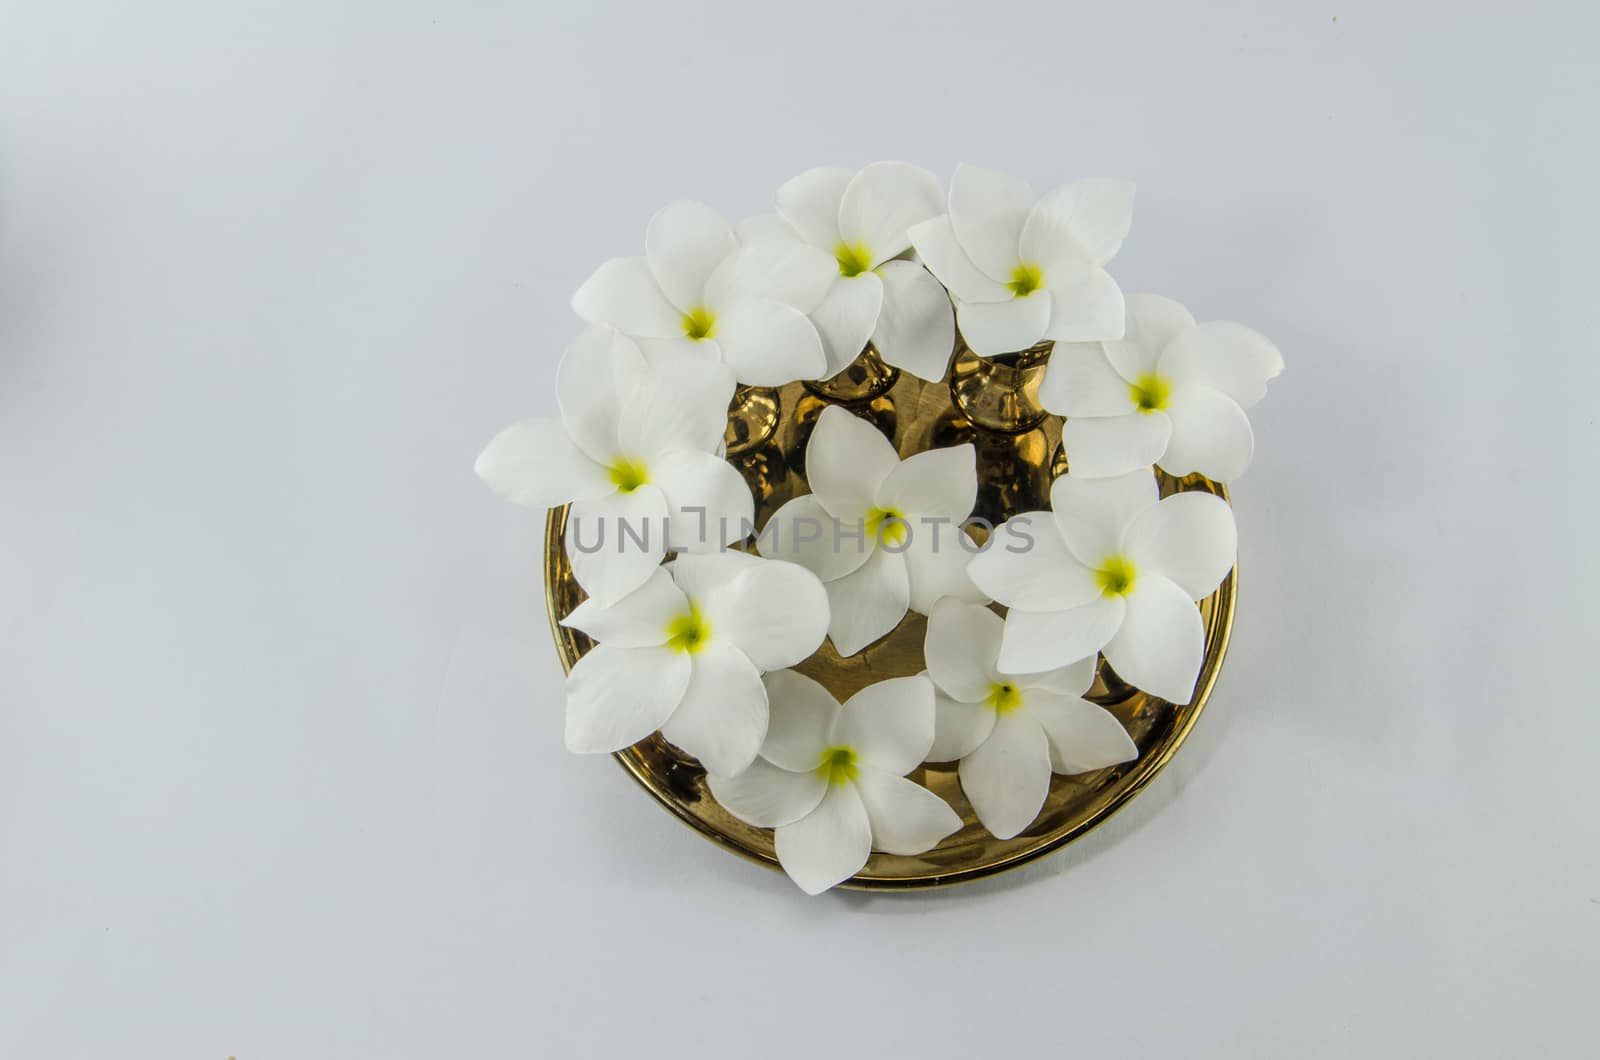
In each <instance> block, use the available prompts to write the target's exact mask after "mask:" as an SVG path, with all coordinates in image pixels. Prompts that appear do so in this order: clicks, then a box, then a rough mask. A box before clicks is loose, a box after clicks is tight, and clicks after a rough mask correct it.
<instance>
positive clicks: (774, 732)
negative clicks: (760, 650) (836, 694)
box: [761, 670, 839, 772]
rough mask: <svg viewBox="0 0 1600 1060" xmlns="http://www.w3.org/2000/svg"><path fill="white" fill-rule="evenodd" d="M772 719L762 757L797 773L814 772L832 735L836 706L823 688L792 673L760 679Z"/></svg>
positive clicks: (836, 703) (802, 676) (804, 677)
mask: <svg viewBox="0 0 1600 1060" xmlns="http://www.w3.org/2000/svg"><path fill="white" fill-rule="evenodd" d="M762 681H763V683H765V684H766V686H767V702H768V703H769V704H770V710H771V714H772V720H771V721H770V722H769V723H768V725H767V739H766V742H764V743H763V744H762V745H761V757H762V758H765V759H766V760H767V761H769V762H771V763H773V764H774V765H777V766H781V767H783V768H784V769H790V770H794V771H796V772H808V771H815V770H816V769H817V767H818V766H819V765H821V764H822V752H823V751H825V750H826V749H827V747H828V742H829V740H830V739H831V738H832V735H833V719H834V718H836V717H837V716H838V714H839V704H838V701H836V700H835V699H834V698H833V695H832V694H831V693H829V691H828V690H827V689H826V688H823V687H822V686H821V685H820V684H818V683H817V682H815V681H813V680H812V679H811V678H809V677H807V676H805V675H804V674H798V673H795V672H794V671H793V670H774V671H773V672H772V673H769V674H767V675H766V676H765V677H763V678H762Z"/></svg>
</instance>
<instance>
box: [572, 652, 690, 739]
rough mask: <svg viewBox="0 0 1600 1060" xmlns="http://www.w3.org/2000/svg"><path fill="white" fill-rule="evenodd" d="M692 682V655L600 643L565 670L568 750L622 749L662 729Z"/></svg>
mask: <svg viewBox="0 0 1600 1060" xmlns="http://www.w3.org/2000/svg"><path fill="white" fill-rule="evenodd" d="M688 686H689V657H688V656H687V655H685V654H684V653H683V652H680V651H674V650H673V649H672V648H668V647H653V648H617V647H613V646H611V645H609V644H600V645H597V646H596V647H595V648H593V649H592V650H590V652H589V653H588V654H587V655H585V656H584V657H583V658H581V659H579V660H578V662H577V665H575V666H573V668H572V672H571V673H570V674H568V675H567V749H568V750H571V751H577V752H578V753H580V754H601V753H606V752H610V751H620V750H622V749H623V748H624V747H628V746H631V745H632V744H636V743H638V742H639V741H640V740H642V739H644V738H645V737H646V736H649V735H650V734H651V733H653V732H655V731H656V730H657V729H659V728H661V726H662V724H663V723H664V722H666V720H667V718H668V717H670V716H671V714H672V712H673V711H674V710H675V709H677V706H678V703H679V702H680V701H681V700H682V699H683V692H684V689H685V688H687V687H688Z"/></svg>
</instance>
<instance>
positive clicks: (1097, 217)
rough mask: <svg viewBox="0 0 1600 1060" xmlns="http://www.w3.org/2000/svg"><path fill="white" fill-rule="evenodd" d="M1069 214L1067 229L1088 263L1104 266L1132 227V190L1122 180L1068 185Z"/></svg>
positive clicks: (1090, 181)
mask: <svg viewBox="0 0 1600 1060" xmlns="http://www.w3.org/2000/svg"><path fill="white" fill-rule="evenodd" d="M1067 187H1068V189H1069V190H1070V191H1071V193H1072V212H1071V214H1070V216H1069V217H1068V219H1067V223H1068V227H1069V229H1070V230H1071V232H1072V235H1073V238H1074V239H1075V240H1076V241H1077V243H1078V245H1079V246H1080V247H1082V248H1083V249H1084V250H1086V251H1087V252H1088V254H1089V257H1090V259H1091V260H1093V261H1094V262H1096V263H1097V264H1100V265H1104V264H1105V263H1106V262H1108V261H1110V260H1111V259H1112V258H1114V257H1116V254H1117V251H1118V250H1120V249H1121V248H1122V241H1123V240H1124V239H1126V238H1127V237H1128V229H1129V228H1130V227H1132V225H1133V200H1134V186H1133V185H1132V184H1131V183H1129V182H1128V181H1125V180H1100V179H1091V180H1075V181H1073V182H1072V183H1071V184H1069V185H1068V186H1067Z"/></svg>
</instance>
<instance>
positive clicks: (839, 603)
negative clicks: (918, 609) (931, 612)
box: [823, 549, 911, 655]
mask: <svg viewBox="0 0 1600 1060" xmlns="http://www.w3.org/2000/svg"><path fill="white" fill-rule="evenodd" d="M823 588H824V589H826V590H827V592H828V611H829V616H828V637H829V638H830V639H831V640H832V641H833V647H834V649H835V650H836V651H837V652H838V653H839V654H840V655H854V654H855V653H856V652H858V651H860V650H861V649H862V648H865V647H866V646H867V645H868V644H871V643H872V642H873V641H875V640H877V639H879V638H880V637H882V636H884V635H885V634H887V633H888V632H889V631H890V630H892V629H894V627H895V626H897V625H899V624H900V620H901V619H902V618H905V617H906V609H907V608H909V607H910V606H911V577H910V575H909V573H907V571H906V558H905V557H904V556H897V555H895V554H893V553H891V552H887V551H885V550H883V549H878V550H876V551H875V552H873V553H872V555H871V556H870V557H869V558H868V559H867V561H866V562H865V563H863V564H862V565H861V566H860V567H859V568H857V569H856V570H854V571H852V572H850V573H849V574H846V575H845V576H844V577H843V578H840V579H838V580H837V581H831V582H825V583H824V584H823Z"/></svg>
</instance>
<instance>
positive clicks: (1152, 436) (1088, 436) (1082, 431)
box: [1061, 411, 1173, 478]
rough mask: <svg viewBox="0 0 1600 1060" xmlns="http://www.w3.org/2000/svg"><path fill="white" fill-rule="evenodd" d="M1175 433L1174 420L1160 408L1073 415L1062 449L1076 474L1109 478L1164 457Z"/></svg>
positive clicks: (1063, 426)
mask: <svg viewBox="0 0 1600 1060" xmlns="http://www.w3.org/2000/svg"><path fill="white" fill-rule="evenodd" d="M1172 433H1173V429H1172V421H1171V420H1170V419H1168V418H1167V414H1166V413H1164V412H1160V411H1155V412H1130V413H1127V414H1126V415H1122V416H1093V417H1091V416H1072V417H1069V418H1068V419H1067V420H1066V421H1065V422H1064V423H1062V424H1061V448H1062V450H1063V451H1064V452H1065V453H1066V455H1067V470H1069V471H1071V472H1072V474H1073V475H1076V476H1078V477H1079V478H1109V477H1111V476H1113V475H1126V474H1127V473H1128V472H1130V471H1137V470H1139V469H1140V468H1147V467H1149V466H1150V465H1151V464H1154V463H1155V462H1156V461H1157V460H1160V459H1161V456H1162V454H1163V453H1165V452H1166V451H1167V441H1168V439H1170V438H1171V437H1172Z"/></svg>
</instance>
